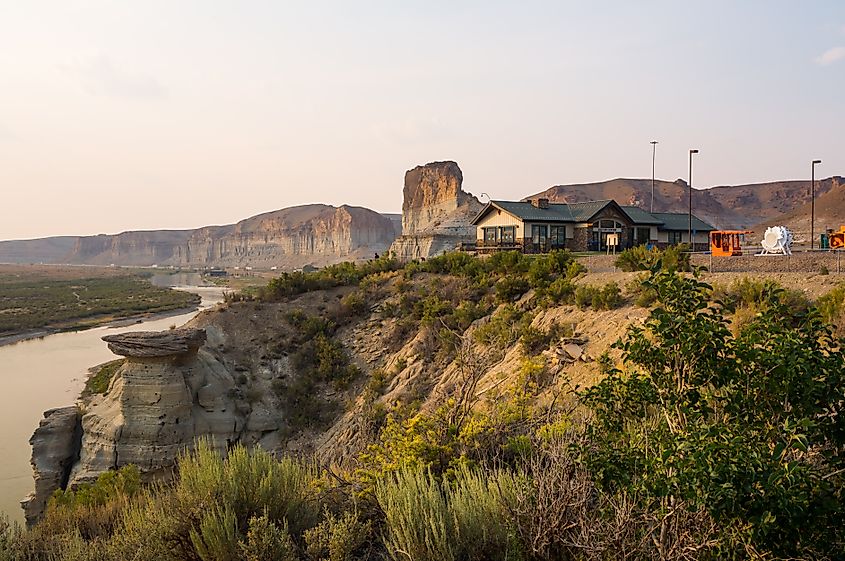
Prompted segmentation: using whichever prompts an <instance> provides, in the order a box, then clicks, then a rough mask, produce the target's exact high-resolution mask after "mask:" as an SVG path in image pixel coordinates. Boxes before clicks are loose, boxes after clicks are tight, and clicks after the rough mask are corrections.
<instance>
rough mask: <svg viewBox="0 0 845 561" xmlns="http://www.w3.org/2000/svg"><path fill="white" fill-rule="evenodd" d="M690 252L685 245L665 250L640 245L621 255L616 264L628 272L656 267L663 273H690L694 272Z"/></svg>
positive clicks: (673, 246)
mask: <svg viewBox="0 0 845 561" xmlns="http://www.w3.org/2000/svg"><path fill="white" fill-rule="evenodd" d="M688 251H689V247H688V246H686V245H685V244H681V245H672V246H669V247H667V248H666V249H664V250H660V249H658V248H656V247H653V248H651V249H648V247H646V246H644V245H638V246H634V247H632V248H630V249H626V250H625V251H623V252H622V253H620V254H619V257H617V258H616V262H615V263H614V264H615V265H616V267H617V268H618V269H621V270H622V271H626V272H632V271H650V270H652V269H654V268H655V267H656V268H659V269H661V270H663V271H681V272H688V271H691V270H692V267H691V265H690V256H689V253H688Z"/></svg>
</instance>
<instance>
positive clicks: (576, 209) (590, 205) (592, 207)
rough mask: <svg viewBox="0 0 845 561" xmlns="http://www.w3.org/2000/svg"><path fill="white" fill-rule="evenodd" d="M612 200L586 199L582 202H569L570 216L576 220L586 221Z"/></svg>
mask: <svg viewBox="0 0 845 561" xmlns="http://www.w3.org/2000/svg"><path fill="white" fill-rule="evenodd" d="M612 202H613V201H588V202H584V203H570V204H569V208H570V210H571V211H572V217H573V218H575V220H576V221H577V222H586V221H587V220H589V219H590V218H592V217H593V216H595V215H596V213H598V212H599V211H601V210H602V209H603V208H604V207H606V206H607V205H609V204H611V203H612Z"/></svg>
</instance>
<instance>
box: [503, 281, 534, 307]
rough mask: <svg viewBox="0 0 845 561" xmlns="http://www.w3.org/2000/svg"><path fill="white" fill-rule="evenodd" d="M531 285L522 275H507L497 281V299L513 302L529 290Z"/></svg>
mask: <svg viewBox="0 0 845 561" xmlns="http://www.w3.org/2000/svg"><path fill="white" fill-rule="evenodd" d="M530 286H531V285H529V284H528V281H527V280H525V279H524V278H522V277H517V276H505V277H502V278H500V279H499V280H498V281H497V282H496V301H497V302H500V303H504V302H513V301H515V300H518V299H519V298H520V297H521V296H522V295H523V294H525V293H526V292H528V289H529V288H530Z"/></svg>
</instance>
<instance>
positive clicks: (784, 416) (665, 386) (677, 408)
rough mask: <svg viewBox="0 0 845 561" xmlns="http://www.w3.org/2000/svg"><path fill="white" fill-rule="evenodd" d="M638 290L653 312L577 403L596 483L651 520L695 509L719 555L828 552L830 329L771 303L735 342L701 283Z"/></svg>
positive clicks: (835, 465)
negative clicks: (583, 408)
mask: <svg viewBox="0 0 845 561" xmlns="http://www.w3.org/2000/svg"><path fill="white" fill-rule="evenodd" d="M646 283H647V284H648V286H649V287H650V288H653V289H654V290H655V291H656V292H657V295H658V302H659V303H660V305H659V306H658V307H657V308H655V310H653V311H652V312H651V315H650V316H649V318H648V320H647V321H646V322H645V325H644V326H642V327H634V328H631V329H630V330H629V331H628V334H627V335H626V337H625V339H624V340H623V341H621V342H620V343H618V344H617V347H618V348H619V349H621V351H622V353H623V362H624V364H625V368H624V371H623V370H619V369H611V370H610V372H609V373H608V375H607V376H606V378H605V379H604V380H602V381H601V382H600V383H599V384H597V385H596V386H593V387H592V388H590V389H589V390H587V391H586V392H585V394H584V396H583V397H584V401H585V403H586V404H587V405H588V406H589V407H590V408H591V409H592V412H593V414H594V415H595V420H594V421H593V423H592V424H591V426H590V428H589V433H588V434H589V436H590V442H589V444H588V445H587V446H586V448H585V452H586V454H585V455H584V458H585V460H586V465H587V466H588V468H589V469H590V471H591V473H592V474H593V477H595V479H596V481H597V482H598V483H599V484H600V486H601V487H602V488H603V489H604V490H605V492H608V493H611V494H623V495H624V496H627V497H632V498H634V497H635V498H636V499H635V500H636V501H637V504H638V505H639V507H640V508H645V509H647V510H648V511H649V512H659V511H660V509H662V508H665V507H666V506H667V505H670V504H677V503H678V502H681V501H683V502H685V503H686V505H687V509H688V510H689V511H690V512H696V511H698V510H699V509H703V510H704V511H706V514H707V515H708V516H709V517H710V518H711V519H712V520H713V522H714V523H715V524H718V525H719V528H720V530H721V533H720V535H719V540H718V541H717V542H716V543H717V544H718V547H719V548H720V549H719V553H718V555H717V556H720V557H734V556H743V553H744V552H747V551H756V552H760V555H761V557H766V556H771V557H777V558H784V557H786V558H794V557H800V556H804V557H809V558H824V557H827V556H829V555H832V554H833V555H838V554H839V552H840V551H841V543H842V540H843V539H845V533H843V527H845V526H843V522H845V520H843V516H845V497H843V495H842V492H841V489H842V488H843V487H842V486H843V484H845V481H843V480H842V478H843V475H842V474H843V472H845V469H843V468H845V432H843V431H842V422H841V419H842V418H843V417H842V416H843V415H845V409H843V408H845V354H843V352H845V351H843V349H841V348H840V347H839V346H838V344H836V343H835V341H834V340H833V339H832V338H831V335H830V331H829V328H827V327H826V326H825V325H824V324H823V322H822V321H821V319H820V317H819V316H818V314H816V313H810V314H807V315H805V316H795V315H794V312H793V310H792V309H791V308H790V307H789V306H788V305H787V304H786V303H784V302H783V301H780V300H778V299H777V298H772V299H768V300H767V305H766V306H765V307H764V308H763V309H762V310H761V311H760V312H759V313H758V314H756V316H755V317H754V318H753V319H752V320H750V321H749V322H748V324H747V325H745V326H744V327H743V329H741V330H740V331H738V332H737V333H735V334H734V333H731V331H730V330H729V321H728V320H727V319H726V318H725V317H724V316H723V314H722V311H721V310H720V309H719V308H713V307H711V305H710V291H711V289H710V287H709V286H708V285H706V284H704V283H702V282H700V281H698V280H696V279H692V278H684V277H681V276H679V275H676V274H674V273H667V272H657V271H655V272H653V273H652V277H651V278H650V279H648V280H647V281H646ZM742 287H743V289H742V290H740V291H738V292H739V293H740V294H745V295H747V296H745V297H746V298H748V299H753V300H755V301H756V298H757V296H758V295H759V294H760V293H759V292H758V291H757V290H756V285H749V284H745V285H742ZM752 297H753V298H752ZM713 341H718V342H719V344H718V345H714V344H713ZM796 536H800V538H798V539H796ZM834 552H837V553H834Z"/></svg>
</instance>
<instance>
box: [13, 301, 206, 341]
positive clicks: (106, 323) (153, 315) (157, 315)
mask: <svg viewBox="0 0 845 561" xmlns="http://www.w3.org/2000/svg"><path fill="white" fill-rule="evenodd" d="M199 309H200V301H197V304H196V305H195V306H186V307H184V308H174V309H172V310H165V311H161V312H147V313H141V314H133V315H131V316H121V317H114V316H105V317H102V318H92V321H91V322H90V323H88V322H86V323H79V324H74V325H70V326H63V327H51V328H45V329H33V330H28V331H23V332H20V333H13V334H11V335H2V336H0V347H3V346H5V345H13V344H15V343H20V342H22V341H30V340H32V339H42V338H44V337H47V336H50V335H57V334H59V333H68V332H75V331H87V330H89V329H95V328H97V327H127V326H130V325H134V324H138V323H144V322H147V321H156V320H160V319H166V318H169V317H175V316H182V315H185V314H189V313H191V312H195V311H197V310H199Z"/></svg>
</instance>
